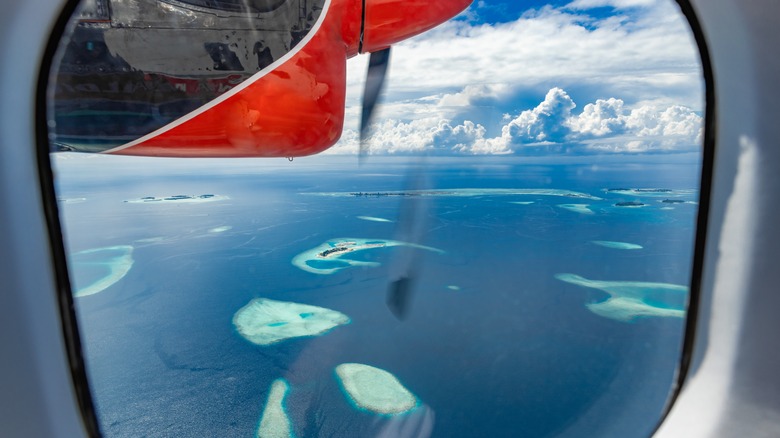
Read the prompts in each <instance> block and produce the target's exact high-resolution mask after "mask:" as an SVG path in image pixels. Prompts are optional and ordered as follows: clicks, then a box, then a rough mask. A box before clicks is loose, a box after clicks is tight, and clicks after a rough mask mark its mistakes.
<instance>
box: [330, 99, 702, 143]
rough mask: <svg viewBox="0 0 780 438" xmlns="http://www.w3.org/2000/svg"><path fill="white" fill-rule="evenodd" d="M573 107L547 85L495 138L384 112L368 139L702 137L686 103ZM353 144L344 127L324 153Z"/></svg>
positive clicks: (471, 128) (466, 124)
mask: <svg viewBox="0 0 780 438" xmlns="http://www.w3.org/2000/svg"><path fill="white" fill-rule="evenodd" d="M445 98H446V97H443V98H442V99H445ZM576 108H577V104H576V103H575V102H574V100H573V99H572V98H571V97H570V96H569V94H568V93H566V91H564V90H563V89H561V88H552V89H550V91H548V92H547V94H546V96H545V97H544V100H543V101H542V102H541V103H539V104H538V105H537V106H536V107H534V108H532V109H528V110H524V111H521V112H520V114H519V115H517V117H515V118H510V120H508V121H506V120H505V121H506V123H505V124H504V125H503V126H502V127H501V130H500V131H501V132H500V135H497V136H495V137H490V136H488V135H487V129H486V128H485V127H484V126H483V125H481V124H479V123H475V122H473V121H471V120H465V121H463V122H462V123H460V124H453V123H452V121H450V120H442V119H439V118H436V117H427V118H423V119H417V120H413V121H410V122H404V121H400V120H396V119H386V120H384V121H382V122H381V123H377V124H374V125H373V126H372V134H371V135H370V137H369V140H368V144H369V145H370V153H372V154H404V153H420V152H425V153H431V154H439V153H451V152H460V153H469V154H508V153H513V152H519V153H524V152H525V151H527V150H528V148H533V149H534V150H535V151H536V152H538V150H539V149H540V148H542V149H544V148H546V149H553V150H556V151H558V150H564V149H569V150H571V151H572V152H588V151H590V152H628V153H635V152H672V151H674V152H680V151H695V150H698V149H699V147H700V144H701V141H702V135H703V133H702V130H703V128H702V118H701V116H699V115H698V114H697V113H696V112H694V111H693V110H692V109H691V108H687V107H684V106H680V105H673V106H669V107H666V108H663V107H654V106H649V105H644V106H638V107H635V108H628V107H626V105H625V103H624V102H623V100H621V99H618V98H614V97H611V98H608V99H598V100H596V102H593V103H588V104H586V105H585V106H584V107H583V109H582V111H580V112H579V114H577V113H576V112H575V111H574V110H575V109H576ZM358 147H359V145H358V135H357V133H356V131H354V130H347V131H346V133H345V135H344V137H343V138H342V140H341V142H340V144H339V145H338V146H337V147H335V148H333V149H332V150H331V151H329V152H330V153H355V152H356V151H357V150H358Z"/></svg>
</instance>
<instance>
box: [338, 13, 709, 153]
mask: <svg viewBox="0 0 780 438" xmlns="http://www.w3.org/2000/svg"><path fill="white" fill-rule="evenodd" d="M604 6H608V7H612V8H613V14H612V15H611V16H609V17H606V18H598V17H600V16H595V15H594V16H591V15H589V11H588V10H589V9H590V8H597V7H604ZM676 9H677V6H676V5H675V4H674V3H673V1H671V0H575V1H573V2H572V3H570V4H568V5H566V6H564V7H558V8H555V7H551V6H546V7H543V8H540V9H537V10H530V11H527V12H526V13H524V14H523V15H522V16H520V17H518V18H517V19H516V20H513V21H509V22H506V23H499V24H494V25H489V24H479V23H475V21H474V20H475V17H476V15H478V13H479V7H477V8H473V10H472V11H471V12H470V13H469V14H466V15H465V16H464V17H465V19H461V20H458V21H453V22H448V23H445V24H444V25H442V26H440V27H438V28H436V29H433V30H432V31H430V32H427V33H425V34H423V35H420V36H419V37H416V38H414V39H412V40H409V41H406V42H403V43H401V44H398V45H397V46H395V47H394V49H393V54H392V59H391V62H390V71H389V77H388V83H387V87H386V91H385V94H384V96H383V100H382V103H381V104H380V105H379V106H378V107H377V111H376V114H375V122H376V125H375V129H374V134H373V135H372V138H371V141H370V144H371V148H372V151H373V153H391V154H400V153H417V152H425V153H452V152H453V151H454V152H461V153H479V154H498V153H511V152H520V153H523V152H524V151H530V150H531V149H532V148H533V149H534V150H537V151H542V150H553V149H557V150H560V149H566V148H563V147H561V145H565V144H566V143H578V144H579V145H580V146H579V147H580V149H581V150H590V151H634V152H638V151H661V150H664V151H672V150H675V151H676V150H680V149H686V148H687V149H688V150H691V149H693V148H695V147H697V146H696V145H698V144H699V143H700V136H701V117H700V116H699V115H698V114H699V113H701V111H702V105H703V84H702V82H701V71H700V65H699V61H698V54H697V53H696V49H695V46H694V44H693V42H692V39H691V37H690V31H689V29H688V27H687V24H686V23H685V22H684V18H683V17H682V15H681V14H680V13H679V11H678V10H676ZM475 14H476V15H475ZM366 60H367V57H366V56H360V57H357V58H355V59H353V60H350V61H349V63H348V88H347V109H346V117H347V119H346V121H345V128H346V129H345V132H344V135H343V138H342V139H341V141H339V143H338V144H337V146H335V147H334V148H332V150H330V151H329V152H330V153H354V152H357V150H358V148H359V145H358V136H357V129H358V126H357V125H358V120H359V112H360V98H361V95H362V81H363V78H364V76H365V69H366ZM564 89H565V90H567V91H568V93H567V92H564V91H563V90H564ZM548 90H549V92H548V93H547V96H545V98H544V100H542V101H541V103H540V104H538V105H536V104H534V103H532V102H533V100H532V99H533V96H540V93H544V92H547V91H548ZM610 96H615V97H610ZM537 98H538V97H537ZM575 100H577V101H583V102H590V103H587V104H585V105H584V106H581V107H577V105H576V104H575ZM536 102H539V100H536ZM637 142H638V143H637ZM567 147H568V146H567Z"/></svg>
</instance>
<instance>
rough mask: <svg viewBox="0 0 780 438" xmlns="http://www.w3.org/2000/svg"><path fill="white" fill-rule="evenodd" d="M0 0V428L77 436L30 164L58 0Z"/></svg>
mask: <svg viewBox="0 0 780 438" xmlns="http://www.w3.org/2000/svg"><path fill="white" fill-rule="evenodd" d="M59 3H60V2H56V1H47V0H29V1H24V2H20V1H15V0H3V1H2V5H0V6H2V10H3V13H2V14H0V57H2V59H3V65H2V68H1V69H0V96H2V99H0V139H2V140H1V142H2V147H0V261H2V263H0V279H2V282H1V283H0V285H1V286H0V312H2V313H0V346H1V347H2V352H1V353H0V355H1V356H0V357H2V359H0V393H1V394H2V396H0V425H2V426H0V429H2V432H0V433H2V435H3V436H8V437H56V436H62V437H77V436H80V435H84V429H83V427H82V424H81V417H80V415H79V413H78V412H77V407H76V406H77V404H76V400H75V396H74V392H73V388H72V386H71V378H70V372H69V370H68V363H67V360H66V355H65V347H64V344H63V340H62V330H61V325H60V318H59V310H58V308H57V301H56V299H55V290H54V278H53V274H52V273H53V268H52V265H51V257H50V254H49V243H48V235H47V231H46V226H45V223H44V213H43V209H42V207H41V205H42V204H41V195H40V188H39V186H40V183H39V182H38V171H37V164H36V152H35V140H34V132H33V131H34V120H35V118H34V112H35V91H36V80H37V76H38V69H39V63H40V58H41V55H42V52H43V49H44V45H45V43H46V40H47V38H48V34H49V32H51V25H52V23H53V22H54V19H55V15H56V13H57V12H58V10H59V7H61V5H60V4H59Z"/></svg>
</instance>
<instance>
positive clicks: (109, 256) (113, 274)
mask: <svg viewBox="0 0 780 438" xmlns="http://www.w3.org/2000/svg"><path fill="white" fill-rule="evenodd" d="M69 262H70V266H71V269H72V270H73V272H72V273H71V281H72V283H73V296H74V297H85V296H88V295H94V294H96V293H98V292H102V291H104V290H105V289H106V288H108V287H109V286H111V285H113V284H114V283H116V282H118V281H119V280H121V279H122V278H123V277H124V276H125V275H127V273H128V272H129V271H130V268H132V267H133V262H134V260H133V247H132V246H130V245H118V246H109V247H105V248H96V249H88V250H86V251H80V252H77V253H74V254H71V255H70V257H69ZM88 273H93V274H99V273H102V275H100V276H99V277H98V278H96V279H93V278H94V277H95V276H96V275H90V276H88V275H87V274H88ZM86 276H88V277H89V278H88V279H86V280H85V279H84V278H85V277H86Z"/></svg>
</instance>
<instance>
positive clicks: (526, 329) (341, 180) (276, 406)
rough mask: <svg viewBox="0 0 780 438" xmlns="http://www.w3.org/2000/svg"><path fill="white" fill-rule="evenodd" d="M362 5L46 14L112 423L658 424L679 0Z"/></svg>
mask: <svg viewBox="0 0 780 438" xmlns="http://www.w3.org/2000/svg"><path fill="white" fill-rule="evenodd" d="M363 3H365V7H366V10H365V11H364V12H363V13H361V12H360V7H361V5H362V4H363ZM374 3H375V4H376V6H375V7H374V6H372V1H371V0H365V1H362V0H360V1H352V0H315V1H307V0H284V1H283V0H278V1H277V0H267V1H261V0H256V1H252V2H243V1H240V2H239V1H227V0H225V1H205V0H198V1H174V0H170V1H169V0H91V1H84V2H81V3H80V4H78V5H77V6H76V7H75V9H74V12H73V13H72V14H71V15H70V16H69V17H70V18H68V26H66V31H65V34H64V35H55V36H54V38H55V39H58V40H59V44H58V49H57V50H56V51H55V52H54V53H53V56H52V59H51V68H50V74H49V82H48V88H47V90H46V93H47V117H48V127H49V128H48V129H49V132H48V135H49V140H50V148H51V154H50V159H51V164H52V168H53V172H54V176H55V189H56V195H57V201H58V205H57V207H58V209H59V214H60V220H61V223H62V231H63V239H64V244H65V249H66V253H67V254H68V256H67V266H68V272H69V277H70V289H71V291H72V295H73V303H74V305H75V309H76V313H77V317H78V326H79V336H80V340H81V344H82V346H83V357H84V359H85V363H86V371H87V376H88V381H89V387H90V391H91V397H92V400H93V403H94V407H95V414H96V416H97V421H98V426H99V429H100V431H101V433H102V434H103V435H105V436H108V437H113V436H116V437H124V436H128V437H130V436H251V435H255V436H260V437H292V436H299V437H303V436H355V437H366V436H387V437H389V436H415V437H428V436H437V437H460V436H463V437H473V436H529V437H543V436H544V437H548V436H560V437H582V436H599V437H645V436H649V435H651V434H652V433H653V431H654V429H655V427H656V426H657V424H658V422H659V421H660V419H661V417H662V415H663V413H664V409H665V407H666V406H667V404H668V403H669V400H670V397H671V396H672V394H673V391H674V388H675V385H676V382H677V381H678V380H677V379H678V372H679V370H680V364H681V357H682V348H683V341H684V336H685V326H686V318H687V317H690V315H687V313H688V312H687V310H688V305H689V302H690V300H691V290H690V285H691V284H692V281H694V282H695V279H694V278H692V277H694V276H695V274H694V271H693V268H692V262H693V260H694V246H695V240H696V232H697V229H696V221H697V214H698V210H699V203H700V201H702V202H703V201H704V200H702V199H700V198H701V195H700V191H701V190H702V189H701V187H700V178H701V175H702V171H703V156H704V155H705V151H704V148H703V136H704V111H705V108H704V106H705V102H704V97H705V96H704V94H705V92H704V88H705V84H704V80H703V73H702V72H703V67H702V64H701V61H700V56H699V53H698V49H697V47H696V43H695V41H694V38H693V34H692V32H691V28H690V25H689V24H688V22H687V20H686V18H685V17H684V16H683V14H682V13H681V10H680V6H678V4H677V3H675V2H673V1H671V0H637V1H627V0H573V1H568V0H567V1H557V0H549V1H543V0H528V1H525V2H516V1H514V0H489V1H488V0H484V1H483V0H479V1H475V2H473V4H470V5H469V4H468V3H469V2H468V1H462V0H452V1H451V2H450V3H452V4H453V5H454V6H452V10H451V11H447V12H442V13H441V16H438V15H437V16H436V18H435V20H438V21H444V20H445V19H447V18H449V17H450V16H453V17H454V18H452V19H450V20H449V21H444V22H443V23H441V24H439V23H438V22H436V23H433V21H431V22H430V23H428V22H426V23H422V22H419V23H418V22H417V21H415V20H417V18H409V17H412V15H410V16H409V17H406V18H405V20H406V21H404V20H401V22H404V23H407V22H412V21H414V22H415V23H417V24H415V26H417V27H416V28H415V29H414V30H413V31H408V32H407V30H404V29H401V30H399V29H396V28H392V29H391V31H388V30H387V27H383V25H387V23H389V22H393V23H397V22H398V21H397V20H396V21H392V20H390V19H389V18H386V17H388V16H390V14H398V15H399V16H401V17H402V18H403V17H405V16H404V15H403V14H411V12H409V11H410V10H412V11H413V10H415V9H414V8H416V7H418V6H419V5H422V6H419V7H420V8H429V5H430V4H431V2H425V1H423V0H420V1H416V2H408V4H409V5H408V9H409V10H404V8H399V7H398V6H397V5H395V6H393V2H386V1H385V2H382V1H376V2H374ZM434 3H437V4H439V3H440V4H446V3H448V2H444V1H443V0H441V1H437V2H434ZM388 4H389V5H390V7H388V6H387V5H388ZM372 7H373V8H374V9H371V8H372ZM383 7H384V8H385V9H382V8H383ZM464 8H465V9H464ZM429 9H432V8H429ZM461 10H462V12H461ZM355 11H357V13H356V12H355ZM437 13H438V12H437ZM383 14H384V15H383ZM445 15H448V16H446V17H445ZM377 17H379V18H377ZM414 17H416V15H414ZM372 20H374V21H372ZM383 20H384V21H383ZM431 20H434V19H433V18H432V19H431ZM377 22H378V23H380V24H379V25H376V26H375V24H376V23H377ZM388 26H389V25H388ZM394 26H395V25H394ZM413 34H415V35H416V36H413V37H412V35H413ZM388 35H389V36H388ZM407 37H411V38H407ZM388 46H391V52H388V51H387V50H385V49H386V47H388ZM359 52H363V53H366V54H368V53H371V54H370V55H369V56H366V55H359V56H355V55H357V54H358V53H359ZM390 53H391V54H390ZM377 54H384V56H385V57H384V58H383V57H382V56H379V55H377ZM388 54H390V57H389V59H390V61H389V63H388V62H387V57H386V55H388ZM369 57H370V58H371V61H370V62H369V59H368V58H369ZM348 58H349V60H348V61H347V59H348ZM313 60H314V61H313ZM315 61H316V62H315ZM369 64H370V65H371V66H369ZM367 70H369V71H372V72H374V73H372V75H373V76H371V75H370V76H369V78H368V80H366V71H367ZM377 71H378V72H379V73H376V72H377ZM377 77H379V78H380V79H379V80H378V81H377ZM372 82H373V83H374V84H378V85H375V86H374V85H370V84H371V83H372ZM366 83H368V84H369V85H366ZM364 87H367V88H366V90H365V91H364ZM371 87H374V89H373V90H374V92H378V91H379V90H380V89H381V90H383V91H382V92H381V93H380V94H381V97H380V99H379V101H378V102H373V101H370V100H371V98H370V97H364V96H370V95H371ZM364 93H365V94H364ZM361 119H362V120H363V123H365V126H362V127H361ZM342 124H343V127H342ZM704 171H705V172H706V169H704Z"/></svg>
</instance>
